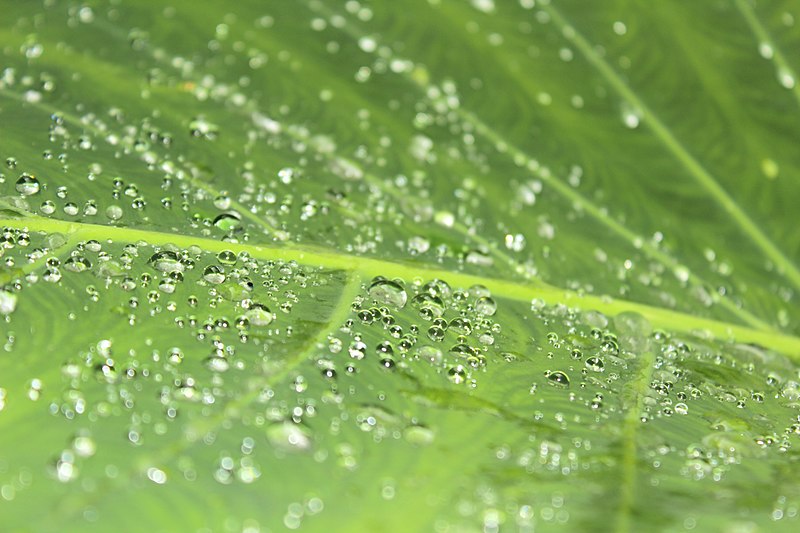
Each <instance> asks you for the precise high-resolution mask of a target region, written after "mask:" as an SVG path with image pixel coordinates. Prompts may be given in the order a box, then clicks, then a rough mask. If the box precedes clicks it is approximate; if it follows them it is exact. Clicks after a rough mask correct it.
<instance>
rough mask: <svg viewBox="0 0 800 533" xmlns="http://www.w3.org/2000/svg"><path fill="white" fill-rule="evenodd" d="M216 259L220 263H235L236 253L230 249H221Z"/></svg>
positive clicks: (228, 264) (229, 264)
mask: <svg viewBox="0 0 800 533" xmlns="http://www.w3.org/2000/svg"><path fill="white" fill-rule="evenodd" d="M217 261H219V263H220V264H222V265H227V266H231V265H235V264H236V254H235V253H233V252H232V251H230V250H223V251H221V252H220V253H218V254H217Z"/></svg>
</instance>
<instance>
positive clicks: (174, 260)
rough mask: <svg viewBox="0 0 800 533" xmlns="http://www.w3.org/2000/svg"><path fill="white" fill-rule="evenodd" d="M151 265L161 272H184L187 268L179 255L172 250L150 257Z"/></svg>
mask: <svg viewBox="0 0 800 533" xmlns="http://www.w3.org/2000/svg"><path fill="white" fill-rule="evenodd" d="M149 263H150V265H151V266H152V267H153V268H155V269H156V270H158V271H159V272H164V273H170V272H183V271H184V270H185V269H186V267H185V266H184V265H183V263H181V262H180V258H179V257H178V254H176V253H175V252H172V251H170V250H162V251H160V252H156V253H155V254H153V255H152V256H151V257H150V260H149Z"/></svg>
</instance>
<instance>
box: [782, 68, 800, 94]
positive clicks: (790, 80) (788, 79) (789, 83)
mask: <svg viewBox="0 0 800 533" xmlns="http://www.w3.org/2000/svg"><path fill="white" fill-rule="evenodd" d="M778 81H779V82H780V84H781V85H782V86H783V87H784V89H794V86H795V84H796V83H797V80H795V79H794V74H792V71H791V70H789V69H788V68H784V67H781V68H779V69H778Z"/></svg>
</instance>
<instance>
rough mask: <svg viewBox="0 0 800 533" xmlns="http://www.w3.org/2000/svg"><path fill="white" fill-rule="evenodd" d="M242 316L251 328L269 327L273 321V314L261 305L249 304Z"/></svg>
mask: <svg viewBox="0 0 800 533" xmlns="http://www.w3.org/2000/svg"><path fill="white" fill-rule="evenodd" d="M244 316H245V318H247V320H248V321H249V322H250V324H252V325H253V326H261V327H263V326H269V325H270V323H271V322H272V321H273V320H274V319H275V314H274V313H272V311H270V310H269V308H268V307H267V306H266V305H263V304H251V305H250V309H248V310H247V312H246V313H245V314H244Z"/></svg>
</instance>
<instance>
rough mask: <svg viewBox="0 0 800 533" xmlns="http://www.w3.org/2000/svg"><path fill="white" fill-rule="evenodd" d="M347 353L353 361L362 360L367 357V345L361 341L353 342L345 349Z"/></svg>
mask: <svg viewBox="0 0 800 533" xmlns="http://www.w3.org/2000/svg"><path fill="white" fill-rule="evenodd" d="M347 352H348V353H349V354H350V357H352V358H353V359H358V360H361V359H364V357H365V356H366V355H367V345H366V344H364V343H363V342H361V341H355V342H353V343H352V344H351V345H350V347H349V348H348V349H347Z"/></svg>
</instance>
